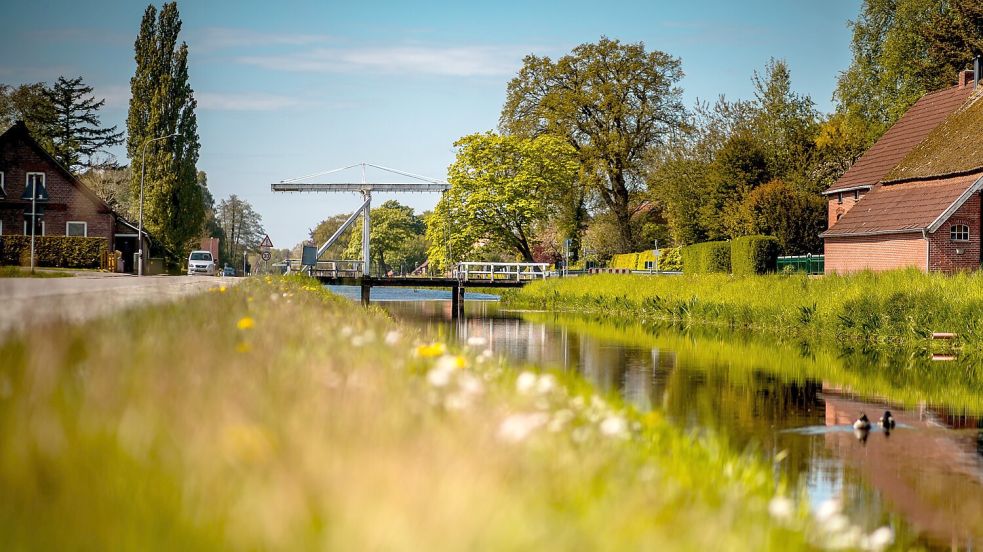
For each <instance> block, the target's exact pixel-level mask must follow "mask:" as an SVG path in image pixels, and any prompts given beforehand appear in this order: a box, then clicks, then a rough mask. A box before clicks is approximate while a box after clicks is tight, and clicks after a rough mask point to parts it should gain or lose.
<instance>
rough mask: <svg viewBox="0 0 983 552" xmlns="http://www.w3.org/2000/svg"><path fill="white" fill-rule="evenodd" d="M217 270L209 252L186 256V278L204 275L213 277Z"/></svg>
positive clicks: (193, 253) (196, 252)
mask: <svg viewBox="0 0 983 552" xmlns="http://www.w3.org/2000/svg"><path fill="white" fill-rule="evenodd" d="M216 272H217V269H216V267H215V259H213V258H212V252H211V251H192V252H191V255H188V276H194V275H195V274H205V275H207V276H215V274H216Z"/></svg>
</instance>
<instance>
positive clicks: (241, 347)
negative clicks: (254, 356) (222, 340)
mask: <svg viewBox="0 0 983 552" xmlns="http://www.w3.org/2000/svg"><path fill="white" fill-rule="evenodd" d="M252 350H253V347H252V345H250V344H248V343H246V342H245V341H243V342H240V343H237V344H236V352H237V353H248V352H249V351H252Z"/></svg>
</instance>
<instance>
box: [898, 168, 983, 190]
mask: <svg viewBox="0 0 983 552" xmlns="http://www.w3.org/2000/svg"><path fill="white" fill-rule="evenodd" d="M978 172H983V165H980V166H978V167H973V168H971V169H964V170H961V171H952V172H947V173H940V174H930V175H927V176H909V177H906V178H895V179H894V180H882V181H880V182H879V184H883V185H885V186H893V185H894V184H906V183H908V182H919V181H927V180H940V179H943V178H954V177H957V176H969V175H971V174H973V173H978Z"/></svg>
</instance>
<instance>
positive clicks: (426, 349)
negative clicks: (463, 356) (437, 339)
mask: <svg viewBox="0 0 983 552" xmlns="http://www.w3.org/2000/svg"><path fill="white" fill-rule="evenodd" d="M445 352H447V346H446V345H444V344H443V343H431V344H430V345H420V346H419V347H417V348H416V356H418V357H421V358H430V357H435V356H440V355H443V354H444V353H445Z"/></svg>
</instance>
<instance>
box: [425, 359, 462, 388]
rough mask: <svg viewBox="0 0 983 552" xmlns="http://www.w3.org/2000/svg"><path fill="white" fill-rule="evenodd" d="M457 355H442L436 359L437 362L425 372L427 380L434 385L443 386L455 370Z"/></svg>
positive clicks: (448, 381)
mask: <svg viewBox="0 0 983 552" xmlns="http://www.w3.org/2000/svg"><path fill="white" fill-rule="evenodd" d="M457 367H458V360H457V357H454V356H451V355H444V356H442V357H440V358H439V359H437V363H436V364H435V365H434V367H433V368H431V369H430V371H429V372H427V381H429V382H430V385H433V386H434V387H444V386H446V385H447V384H448V383H450V381H451V376H452V375H453V374H454V371H455V370H457Z"/></svg>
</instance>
